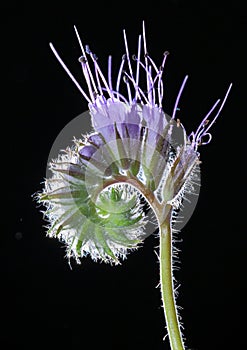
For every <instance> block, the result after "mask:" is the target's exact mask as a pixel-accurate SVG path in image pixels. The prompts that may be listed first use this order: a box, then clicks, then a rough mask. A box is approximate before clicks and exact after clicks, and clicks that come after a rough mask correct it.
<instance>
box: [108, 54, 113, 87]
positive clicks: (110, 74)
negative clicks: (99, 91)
mask: <svg viewBox="0 0 247 350" xmlns="http://www.w3.org/2000/svg"><path fill="white" fill-rule="evenodd" d="M111 67H112V56H109V57H108V84H109V88H110V90H111V92H112V91H113V88H112V69H111Z"/></svg>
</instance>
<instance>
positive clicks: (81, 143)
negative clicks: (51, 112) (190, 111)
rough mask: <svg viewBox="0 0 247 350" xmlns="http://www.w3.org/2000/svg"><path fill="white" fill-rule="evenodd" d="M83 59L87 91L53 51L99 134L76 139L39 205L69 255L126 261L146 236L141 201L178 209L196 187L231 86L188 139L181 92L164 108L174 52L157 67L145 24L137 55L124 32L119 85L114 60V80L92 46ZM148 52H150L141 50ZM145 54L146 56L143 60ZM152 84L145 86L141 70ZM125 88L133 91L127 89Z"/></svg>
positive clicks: (51, 231) (54, 165)
mask: <svg viewBox="0 0 247 350" xmlns="http://www.w3.org/2000/svg"><path fill="white" fill-rule="evenodd" d="M75 31H76V35H77V38H78V41H79V44H80V47H81V50H82V56H81V57H80V58H79V62H80V64H81V67H82V72H83V74H84V77H85V81H86V84H87V87H88V93H86V92H85V91H84V90H83V89H82V88H81V86H80V85H79V84H78V82H77V81H76V79H75V78H74V76H73V75H72V74H71V73H70V71H69V70H68V68H67V67H66V65H65V64H64V62H63V61H62V59H61V58H60V56H59V55H58V53H57V51H56V50H55V48H54V47H53V45H52V44H51V48H52V50H53V52H54V54H55V56H56V57H57V59H58V60H59V62H60V63H61V65H62V66H63V68H64V69H65V70H66V72H67V73H68V74H69V76H70V78H71V79H72V80H73V82H74V83H75V84H76V86H77V87H78V89H79V90H80V92H81V93H82V95H83V96H84V97H85V99H86V100H87V101H88V105H89V110H90V114H91V120H92V126H93V129H94V130H93V132H92V133H91V134H89V135H87V136H85V137H84V138H83V139H80V140H75V142H74V146H73V147H72V148H67V149H66V151H65V153H63V154H62V153H61V154H60V155H59V156H58V158H57V159H56V160H54V161H53V162H52V163H51V164H50V168H51V170H52V173H53V175H52V177H51V178H49V179H46V181H45V187H44V189H43V191H42V193H39V194H38V200H39V202H42V203H43V204H44V205H45V206H46V208H47V209H46V211H45V216H46V218H47V219H48V222H49V224H48V235H49V236H50V237H57V238H58V239H59V240H61V241H62V242H65V244H66V246H67V256H68V257H71V256H73V257H75V258H76V260H77V261H78V262H79V258H80V257H83V256H85V255H87V254H90V256H91V257H92V258H93V259H94V260H97V259H102V260H103V261H105V262H110V263H119V258H124V257H125V256H126V253H127V251H128V249H130V250H131V249H135V248H137V247H138V246H139V244H140V243H141V242H142V241H143V240H144V238H145V237H146V234H145V224H146V222H147V220H145V214H144V211H143V207H142V204H141V203H142V198H145V200H146V201H147V202H148V204H149V205H150V206H151V207H152V209H153V210H154V212H155V214H156V215H157V213H160V214H162V215H163V216H164V210H165V209H164V208H167V206H168V205H169V206H170V208H174V209H177V208H179V206H180V205H181V200H182V198H183V195H184V193H185V192H186V191H190V192H193V190H194V187H193V180H194V179H195V178H196V177H198V172H199V153H198V146H199V145H201V144H206V143H208V142H210V140H211V135H210V134H209V129H210V128H211V126H212V125H213V123H214V122H215V120H216V118H217V117H218V115H219V113H220V111H221V109H222V107H223V105H224V103H225V100H226V98H227V95H228V93H229V90H230V88H229V89H228V91H227V94H226V96H225V98H224V100H223V102H222V104H221V105H220V108H219V109H218V112H217V113H216V115H215V117H214V118H213V119H212V121H211V122H209V120H208V118H209V115H210V114H211V113H212V112H213V110H214V109H215V108H216V106H217V105H218V104H219V100H218V101H217V102H216V103H215V105H214V106H213V107H212V108H211V110H210V112H209V113H208V114H207V115H206V117H205V118H204V119H203V120H202V123H201V124H200V125H199V127H198V129H197V130H196V132H192V133H191V134H190V135H189V137H188V136H187V134H186V131H185V129H184V127H183V125H182V123H181V122H180V120H178V119H176V111H177V109H178V104H179V99H180V96H181V93H182V91H183V88H184V86H185V83H186V81H187V78H188V77H187V76H186V77H185V79H184V81H183V83H182V86H181V89H180V91H179V93H178V96H177V100H176V102H175V105H174V110H173V113H172V116H171V117H169V116H168V115H167V114H166V113H165V112H164V111H163V107H162V100H163V91H164V87H163V81H162V75H163V71H164V67H165V62H166V59H167V56H168V52H165V53H164V56H163V59H162V62H161V65H160V66H159V67H158V66H157V65H156V64H155V63H154V61H153V60H152V59H151V57H150V56H149V54H148V53H147V44H146V36H145V28H144V25H143V33H142V35H140V36H139V38H138V48H137V54H136V55H133V56H132V57H130V54H129V49H128V43H127V39H126V34H125V31H124V43H125V51H126V52H125V54H124V56H123V58H122V62H121V64H120V69H119V73H118V76H117V79H116V86H115V87H113V82H112V74H111V71H112V58H111V57H109V61H108V79H106V78H105V77H104V75H103V73H102V71H101V69H100V67H99V64H98V59H97V57H96V55H95V54H94V53H92V52H91V50H90V48H89V47H88V46H85V48H84V47H83V45H82V43H81V39H80V37H79V34H78V31H77V29H76V28H75ZM142 51H143V52H142ZM141 57H143V59H142V58H141ZM143 73H144V75H145V81H146V84H145V87H143V88H141V87H140V83H139V81H140V75H141V74H143ZM122 86H124V87H125V88H126V94H124V93H122V90H121V88H122Z"/></svg>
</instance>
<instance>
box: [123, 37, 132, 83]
mask: <svg viewBox="0 0 247 350" xmlns="http://www.w3.org/2000/svg"><path fill="white" fill-rule="evenodd" d="M123 35H124V44H125V51H126V57H127V61H128V66H129V71H130V76H131V78H133V79H134V76H133V71H132V67H131V62H130V57H129V48H128V42H127V38H126V32H125V30H123Z"/></svg>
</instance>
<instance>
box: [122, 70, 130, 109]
mask: <svg viewBox="0 0 247 350" xmlns="http://www.w3.org/2000/svg"><path fill="white" fill-rule="evenodd" d="M124 73H125V76H124V77H123V80H124V82H125V84H126V86H127V91H128V96H129V104H130V105H131V104H132V96H131V90H130V84H129V79H128V77H127V76H129V75H128V74H127V73H126V72H124Z"/></svg>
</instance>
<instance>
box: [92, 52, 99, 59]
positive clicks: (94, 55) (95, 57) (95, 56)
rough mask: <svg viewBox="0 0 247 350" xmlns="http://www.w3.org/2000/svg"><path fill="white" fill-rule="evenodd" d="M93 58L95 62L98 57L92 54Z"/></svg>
mask: <svg viewBox="0 0 247 350" xmlns="http://www.w3.org/2000/svg"><path fill="white" fill-rule="evenodd" d="M93 58H94V59H95V61H97V59H98V57H97V55H96V54H95V53H94V54H93Z"/></svg>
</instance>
